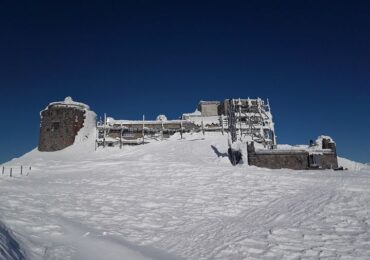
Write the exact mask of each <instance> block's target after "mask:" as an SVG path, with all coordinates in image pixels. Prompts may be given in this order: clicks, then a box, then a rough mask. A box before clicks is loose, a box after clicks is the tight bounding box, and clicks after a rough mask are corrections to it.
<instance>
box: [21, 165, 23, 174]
mask: <svg viewBox="0 0 370 260" xmlns="http://www.w3.org/2000/svg"><path fill="white" fill-rule="evenodd" d="M21 175H23V165H21Z"/></svg>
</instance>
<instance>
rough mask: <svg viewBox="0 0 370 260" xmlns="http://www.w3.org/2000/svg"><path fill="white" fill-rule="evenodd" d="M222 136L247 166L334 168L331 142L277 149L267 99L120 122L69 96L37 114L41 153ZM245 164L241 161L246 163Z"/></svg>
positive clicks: (202, 106) (228, 101)
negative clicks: (89, 144)
mask: <svg viewBox="0 0 370 260" xmlns="http://www.w3.org/2000/svg"><path fill="white" fill-rule="evenodd" d="M189 132H191V133H197V132H199V133H203V134H206V132H220V134H221V133H222V134H223V135H227V134H229V135H230V136H232V139H233V141H232V142H235V141H237V142H239V147H241V146H243V147H244V148H243V149H244V151H245V152H243V157H244V158H246V157H247V158H248V164H249V165H255V166H259V167H266V168H273V169H277V168H292V169H313V168H325V169H326V168H337V167H338V163H337V154H336V146H335V143H334V141H333V140H332V139H331V138H330V137H325V136H324V137H323V136H321V137H320V138H319V139H318V140H317V141H316V143H313V142H312V143H311V145H310V146H299V147H298V148H297V147H293V146H289V147H287V146H285V147H282V146H279V145H277V143H276V134H275V128H274V122H273V117H272V113H271V109H270V104H269V102H268V100H267V102H265V101H264V100H262V99H260V98H256V99H250V98H246V99H241V98H238V99H225V100H223V101H200V102H199V104H198V106H197V108H196V110H195V111H194V112H193V113H184V114H182V116H181V118H180V119H175V120H169V119H167V117H166V116H165V115H163V114H161V115H159V116H158V117H157V118H156V119H155V120H146V119H145V118H144V117H143V119H142V120H122V119H119V120H117V119H114V118H112V117H107V116H106V115H104V120H100V121H98V122H96V114H95V113H94V112H93V111H91V110H90V108H89V106H87V105H86V104H83V103H79V102H75V101H73V100H72V98H70V97H67V98H66V99H65V100H64V101H61V102H53V103H50V104H49V105H48V106H47V108H46V109H45V110H43V111H41V127H40V140H39V146H38V149H39V150H40V151H58V150H61V149H64V148H66V147H68V146H70V145H72V144H73V143H75V142H76V140H77V141H81V140H84V139H86V138H89V137H90V139H89V140H91V139H92V138H93V139H94V140H93V141H94V143H95V149H97V147H99V146H102V147H106V146H120V147H122V146H123V145H128V144H144V143H147V142H148V141H151V140H163V139H165V138H168V137H170V136H172V135H173V134H175V133H179V134H180V135H181V137H182V136H183V134H184V133H189ZM244 161H245V160H244Z"/></svg>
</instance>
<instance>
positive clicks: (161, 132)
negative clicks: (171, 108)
mask: <svg viewBox="0 0 370 260" xmlns="http://www.w3.org/2000/svg"><path fill="white" fill-rule="evenodd" d="M161 125H162V130H161V133H162V141H163V120H161Z"/></svg>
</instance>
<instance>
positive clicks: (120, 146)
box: [119, 124, 123, 149]
mask: <svg viewBox="0 0 370 260" xmlns="http://www.w3.org/2000/svg"><path fill="white" fill-rule="evenodd" d="M122 133H123V127H122V124H121V133H120V135H119V148H120V149H122Z"/></svg>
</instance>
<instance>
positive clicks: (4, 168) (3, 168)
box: [1, 166, 5, 174]
mask: <svg viewBox="0 0 370 260" xmlns="http://www.w3.org/2000/svg"><path fill="white" fill-rule="evenodd" d="M4 171H5V167H4V166H3V172H2V173H1V174H4Z"/></svg>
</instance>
